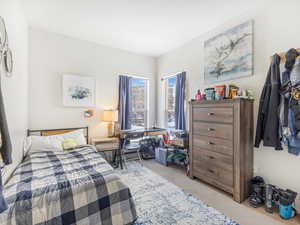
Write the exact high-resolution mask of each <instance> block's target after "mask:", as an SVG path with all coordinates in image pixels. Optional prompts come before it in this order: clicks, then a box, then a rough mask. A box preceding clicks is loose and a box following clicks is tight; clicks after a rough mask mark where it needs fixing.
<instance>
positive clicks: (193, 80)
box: [157, 0, 300, 208]
mask: <svg viewBox="0 0 300 225" xmlns="http://www.w3.org/2000/svg"><path fill="white" fill-rule="evenodd" d="M299 6H300V4H299V1H297V0H289V1H276V3H274V4H269V5H268V6H267V7H260V8H258V9H256V10H255V11H251V12H248V13H245V14H243V15H242V16H240V17H238V18H234V19H232V20H231V21H228V22H227V23H225V24H223V25H221V26H219V27H217V28H215V29H213V30H211V32H209V33H207V34H205V35H202V36H200V37H198V38H196V39H194V40H192V41H190V42H188V43H187V44H185V45H184V46H182V47H180V48H178V49H175V50H173V51H171V52H169V53H167V54H165V55H162V56H161V57H159V59H158V68H157V70H158V79H157V84H158V86H157V90H158V94H157V96H158V97H157V101H158V105H157V115H158V119H159V123H160V124H161V125H162V124H163V118H164V116H163V109H164V107H163V98H161V97H160V96H162V94H163V93H162V91H161V88H160V87H161V81H160V79H159V78H161V77H162V76H167V75H171V74H174V73H176V72H179V71H183V70H185V71H186V72H187V78H188V92H189V99H190V98H192V97H193V96H194V94H195V93H196V91H197V89H201V90H203V89H204V88H206V87H208V86H206V85H205V84H204V79H203V77H204V76H203V73H204V62H203V43H204V40H207V39H208V38H209V37H212V36H214V35H216V34H218V33H219V32H221V31H224V30H226V29H228V28H231V27H232V26H235V25H238V24H240V23H242V22H245V21H247V20H249V19H253V20H254V76H251V77H248V78H243V79H237V80H233V81H229V82H224V83H226V84H228V83H234V84H236V85H238V86H240V87H242V88H245V89H251V90H253V91H254V94H255V98H256V101H255V109H254V115H255V121H256V118H257V111H258V103H259V96H260V92H261V90H262V87H263V84H264V81H265V78H266V73H267V70H268V67H269V56H271V55H273V54H274V53H276V52H282V51H287V50H288V49H289V48H292V47H294V48H299V47H300V43H299V34H300V33H299V27H300V19H299ZM178 35H180V34H178ZM222 83H223V82H222ZM255 127H256V124H255ZM254 168H255V172H256V174H258V175H261V176H263V177H264V178H265V179H266V181H267V182H270V183H272V184H276V185H279V186H280V187H283V188H291V189H293V190H295V191H297V192H298V193H300V182H299V181H300V173H299V171H300V156H294V155H291V154H289V153H287V150H284V151H281V152H276V151H274V150H273V149H272V148H266V147H261V148H260V149H255V151H254ZM297 207H298V208H300V202H298V204H297Z"/></svg>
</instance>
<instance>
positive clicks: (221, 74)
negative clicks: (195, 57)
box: [204, 21, 253, 83]
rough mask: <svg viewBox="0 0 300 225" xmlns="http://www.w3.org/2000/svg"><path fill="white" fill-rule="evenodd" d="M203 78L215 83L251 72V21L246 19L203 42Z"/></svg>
mask: <svg viewBox="0 0 300 225" xmlns="http://www.w3.org/2000/svg"><path fill="white" fill-rule="evenodd" d="M204 54H205V56H204V80H205V83H216V82H219V81H220V82H221V81H225V80H232V79H235V78H239V77H246V76H251V75H252V74H253V22H252V21H247V22H245V23H242V24H240V25H238V26H235V27H233V28H231V29H229V30H226V31H225V32H223V33H220V34H218V35H216V36H214V37H213V38H210V39H209V40H207V41H205V42H204Z"/></svg>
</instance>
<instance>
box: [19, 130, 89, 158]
mask: <svg viewBox="0 0 300 225" xmlns="http://www.w3.org/2000/svg"><path fill="white" fill-rule="evenodd" d="M66 139H73V140H75V141H76V142H77V143H78V145H86V144H87V143H86V139H85V137H84V134H83V130H82V129H81V130H76V131H72V132H68V133H64V134H57V135H51V136H29V137H27V139H26V140H25V143H24V153H25V154H24V155H26V154H27V153H28V152H36V151H63V146H62V143H63V141H64V140H66Z"/></svg>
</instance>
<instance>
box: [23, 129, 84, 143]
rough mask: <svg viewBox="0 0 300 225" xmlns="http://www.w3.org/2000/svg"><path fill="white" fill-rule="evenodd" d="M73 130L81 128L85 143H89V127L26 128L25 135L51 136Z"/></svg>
mask: <svg viewBox="0 0 300 225" xmlns="http://www.w3.org/2000/svg"><path fill="white" fill-rule="evenodd" d="M75 130H83V132H84V137H85V138H86V143H89V127H75V128H61V129H48V130H47V129H44V130H27V136H32V135H36V136H51V135H56V134H64V133H68V132H71V131H75Z"/></svg>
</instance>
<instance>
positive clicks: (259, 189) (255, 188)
mask: <svg viewBox="0 0 300 225" xmlns="http://www.w3.org/2000/svg"><path fill="white" fill-rule="evenodd" d="M264 201H265V181H264V179H263V178H262V177H259V176H257V177H254V178H252V179H251V181H250V198H249V203H250V205H251V206H252V207H254V208H257V207H259V206H261V205H263V204H264Z"/></svg>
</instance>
